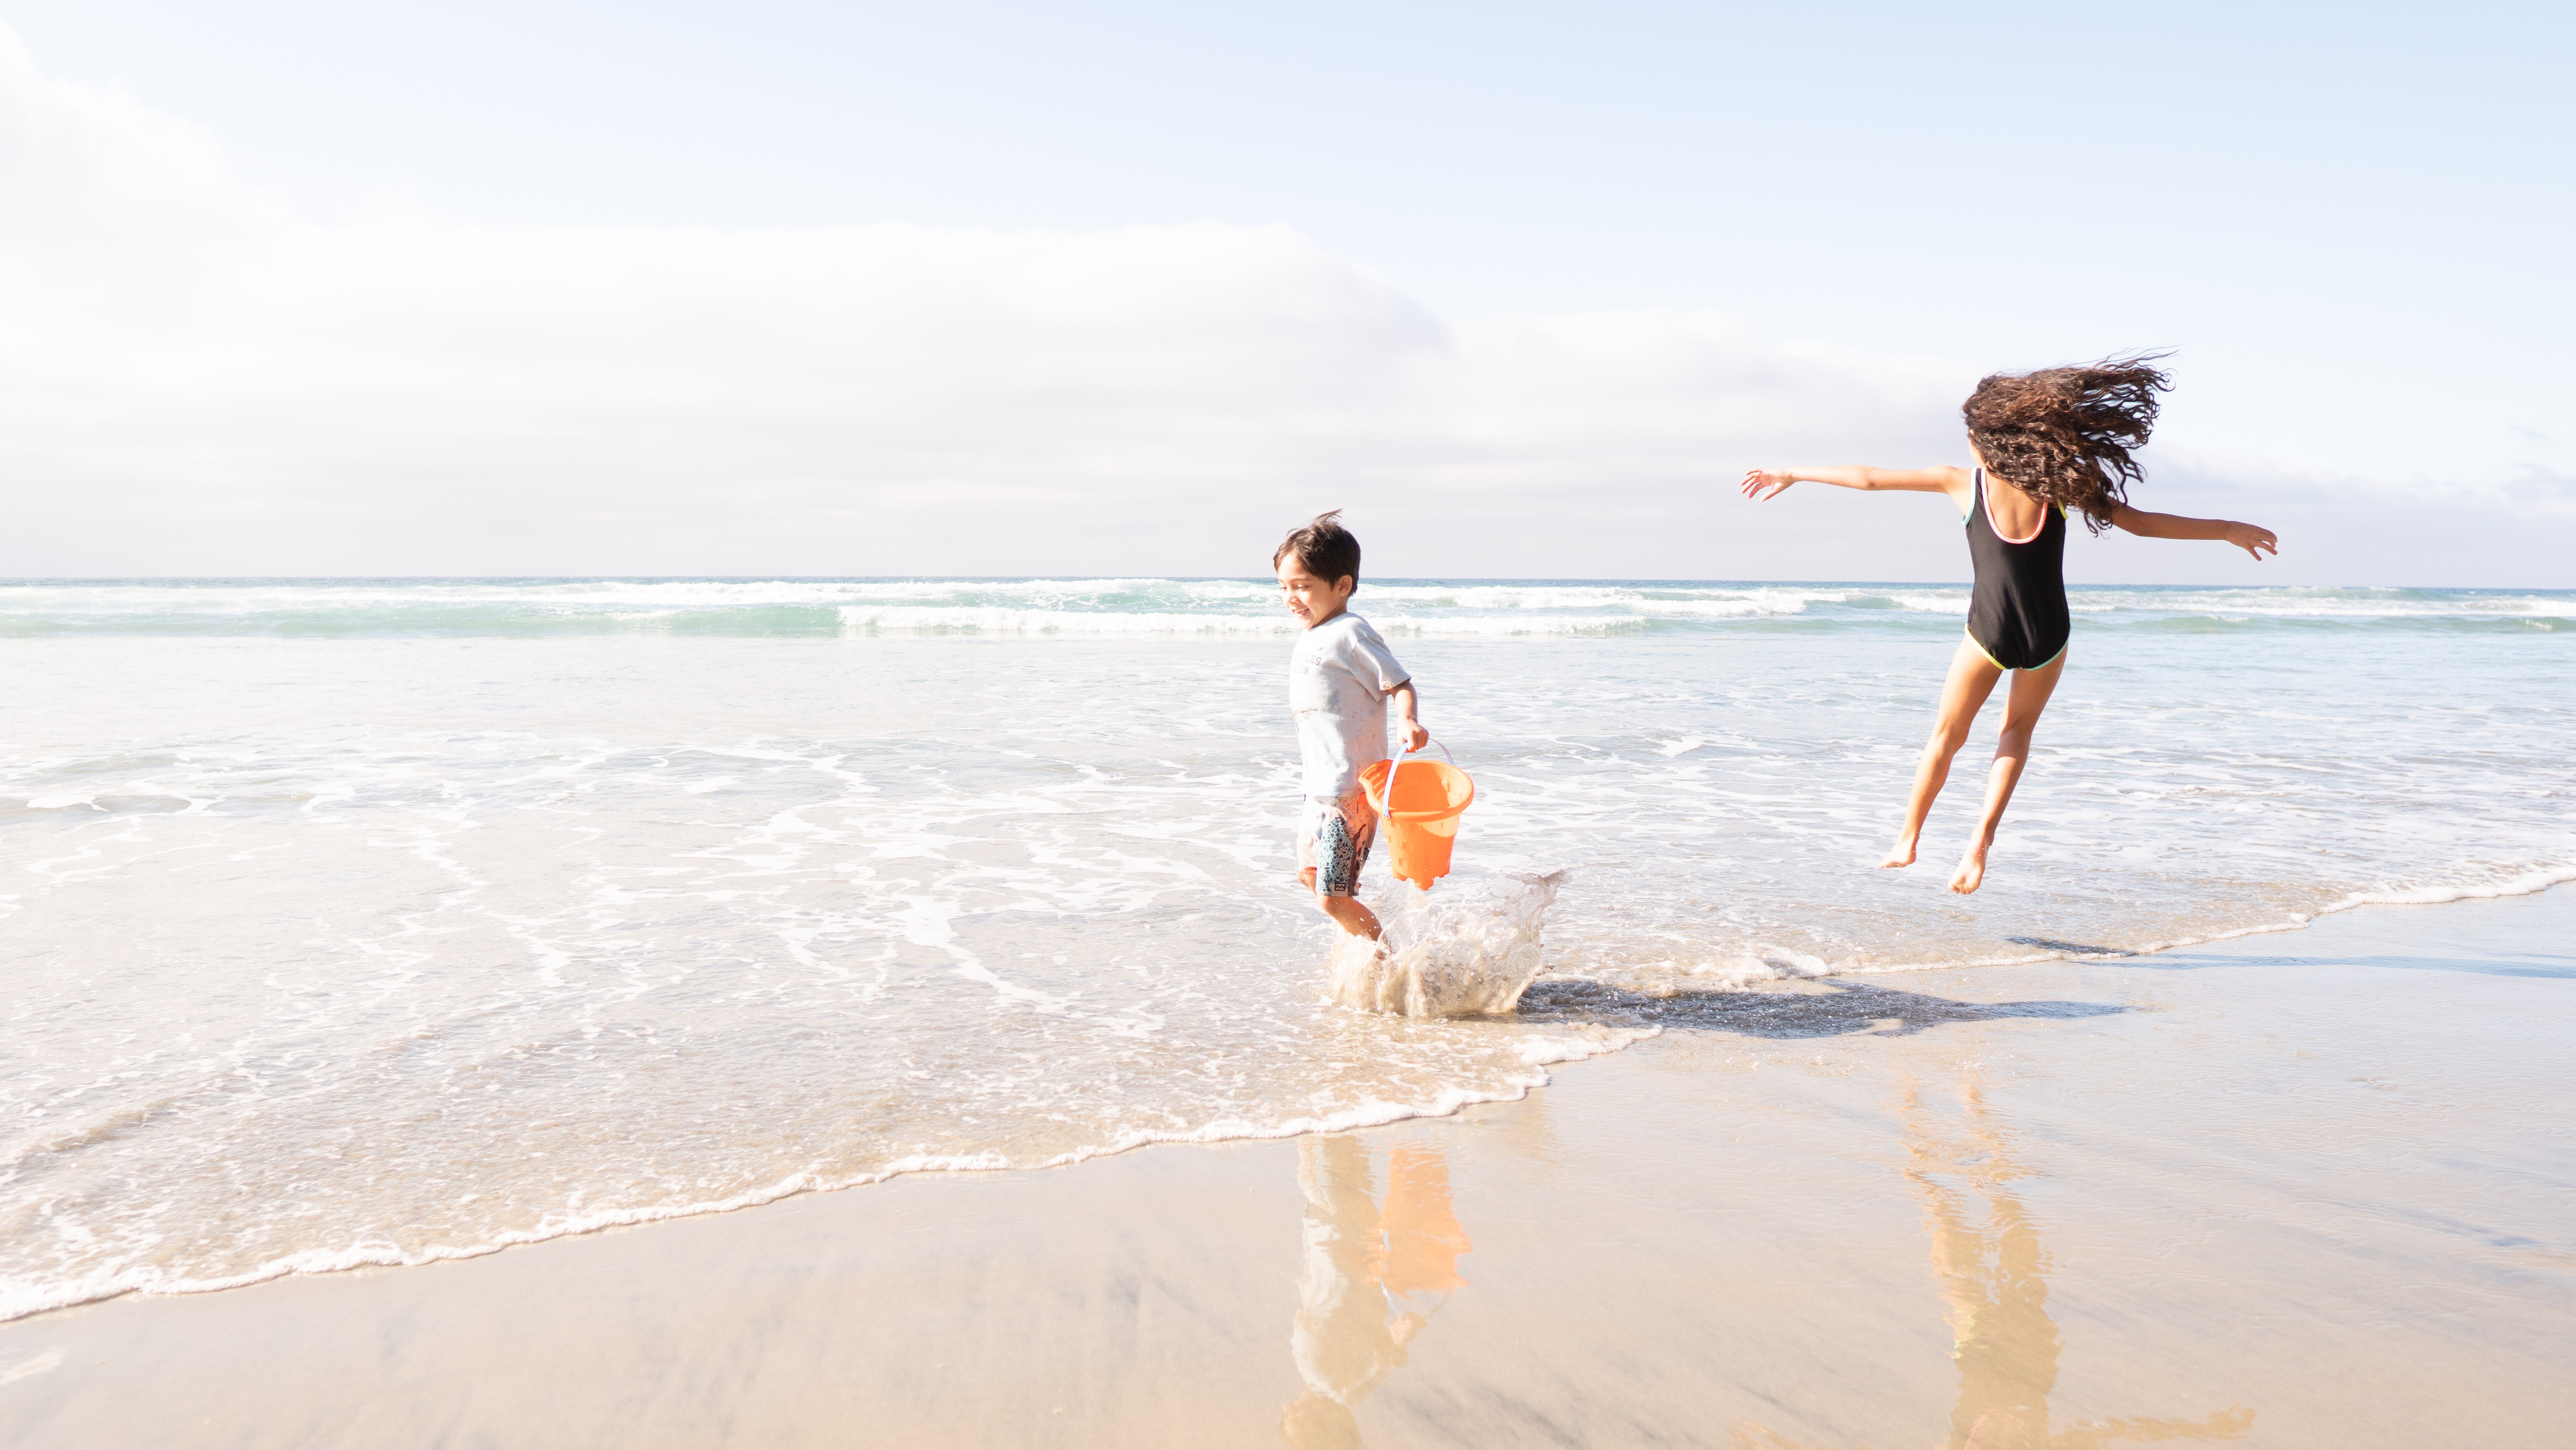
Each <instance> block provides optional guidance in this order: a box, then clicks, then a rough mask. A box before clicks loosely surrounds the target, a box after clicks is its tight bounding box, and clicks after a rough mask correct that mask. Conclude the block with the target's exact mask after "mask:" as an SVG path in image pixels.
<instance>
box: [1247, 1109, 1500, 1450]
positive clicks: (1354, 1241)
mask: <svg viewBox="0 0 2576 1450" xmlns="http://www.w3.org/2000/svg"><path fill="white" fill-rule="evenodd" d="M1386 1176H1387V1185H1386V1202H1385V1204H1384V1205H1383V1207H1381V1206H1380V1205H1379V1203H1378V1201H1377V1199H1376V1196H1375V1194H1374V1192H1373V1190H1372V1185H1371V1183H1370V1181H1369V1155H1368V1149H1367V1147H1366V1146H1365V1145H1364V1144H1362V1143H1361V1142H1360V1140H1359V1139H1357V1138H1355V1137H1351V1136H1349V1135H1345V1134H1335V1135H1332V1136H1326V1137H1307V1138H1300V1139H1298V1140H1297V1186H1298V1187H1299V1188H1300V1189H1301V1190H1303V1191H1304V1193H1305V1195H1306V1224H1305V1234H1306V1254H1305V1266H1304V1269H1303V1270H1302V1272H1301V1273H1300V1274H1299V1276H1298V1280H1297V1323H1296V1328H1295V1330H1294V1332H1293V1333H1292V1335H1291V1337H1290V1344H1291V1347H1292V1350H1293V1352H1294V1354H1295V1355H1296V1359H1297V1373H1298V1374H1299V1375H1300V1376H1302V1377H1303V1378H1304V1379H1305V1381H1306V1393H1305V1394H1304V1395H1303V1396H1301V1397H1299V1398H1298V1399H1297V1401H1296V1402H1295V1403H1293V1404H1291V1405H1289V1407H1288V1410H1287V1413H1286V1414H1284V1415H1282V1416H1281V1417H1280V1420H1279V1433H1280V1436H1281V1438H1283V1439H1285V1440H1286V1441H1287V1442H1288V1443H1289V1444H1291V1445H1293V1446H1296V1447H1298V1450H1341V1447H1352V1446H1357V1445H1358V1444H1359V1443H1360V1433H1359V1423H1358V1421H1357V1420H1356V1419H1355V1418H1354V1417H1353V1416H1352V1413H1351V1407H1352V1406H1354V1405H1356V1404H1358V1403H1359V1402H1360V1401H1361V1400H1363V1399H1365V1398H1367V1397H1368V1393H1369V1391H1371V1390H1373V1389H1375V1388H1377V1385H1378V1382H1379V1381H1380V1380H1383V1379H1385V1378H1386V1376H1387V1374H1388V1373H1389V1372H1390V1371H1392V1370H1394V1369H1395V1368H1396V1367H1397V1366H1398V1365H1401V1364H1403V1363H1404V1354H1405V1346H1407V1345H1409V1344H1411V1343H1412V1342H1413V1337H1414V1336H1415V1335H1416V1334H1419V1333H1421V1332H1422V1328H1423V1326H1424V1325H1426V1324H1428V1323H1430V1321H1431V1316H1432V1315H1433V1314H1435V1313H1437V1312H1438V1311H1439V1308H1440V1306H1441V1304H1442V1303H1443V1302H1445V1301H1446V1300H1447V1299H1448V1297H1449V1291H1451V1290H1452V1289H1458V1288H1463V1287H1465V1285H1466V1283H1467V1281H1466V1280H1465V1279H1463V1278H1461V1277H1459V1274H1458V1258H1459V1256H1460V1255H1462V1254H1465V1253H1467V1252H1468V1251H1469V1250H1470V1249H1472V1248H1474V1245H1473V1244H1471V1243H1469V1242H1468V1241H1467V1234H1466V1231H1465V1230H1463V1229H1461V1228H1460V1227H1459V1226H1458V1217H1457V1215H1456V1214H1455V1213H1454V1212H1452V1211H1451V1209H1450V1206H1449V1164H1448V1162H1447V1160H1445V1159H1443V1158H1442V1157H1441V1156H1440V1151H1439V1150H1438V1149H1437V1148H1434V1147H1431V1146H1430V1145H1428V1144H1424V1143H1398V1144H1396V1145H1395V1147H1394V1148H1393V1149H1392V1150H1390V1151H1389V1153H1388V1155H1387V1169H1386Z"/></svg>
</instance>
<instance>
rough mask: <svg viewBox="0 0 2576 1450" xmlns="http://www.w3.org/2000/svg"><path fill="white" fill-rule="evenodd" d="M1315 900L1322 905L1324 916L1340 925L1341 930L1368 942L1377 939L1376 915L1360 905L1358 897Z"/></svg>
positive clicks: (1333, 897)
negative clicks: (1363, 938)
mask: <svg viewBox="0 0 2576 1450" xmlns="http://www.w3.org/2000/svg"><path fill="white" fill-rule="evenodd" d="M1315 900H1317V901H1318V902H1321V903H1322V904H1323V907H1324V914H1325V915H1326V916H1329V917H1331V918H1332V919H1333V920H1334V921H1336V922H1338V923H1340V924H1341V928H1342V930H1344V931H1346V932H1349V933H1350V934H1351V935H1353V936H1364V937H1367V938H1368V939H1369V940H1370V941H1376V940H1377V939H1378V936H1379V930H1378V924H1377V913H1376V912H1373V911H1371V910H1369V909H1368V908H1367V907H1365V906H1362V905H1360V900H1359V898H1358V897H1356V896H1318V897H1316V898H1315Z"/></svg>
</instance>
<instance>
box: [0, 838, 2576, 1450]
mask: <svg viewBox="0 0 2576 1450" xmlns="http://www.w3.org/2000/svg"><path fill="white" fill-rule="evenodd" d="M2571 941H2576V891H2568V890H2563V889H2562V890H2558V891H2552V892H2549V893H2547V894H2545V895H2541V896H2535V897H2524V898H2518V899H2509V900H2503V901H2494V902H2477V903H2461V904H2454V905H2446V906H2430V907H2412V908H2367V909H2362V910H2356V911H2351V912H2346V913H2342V914H2339V915H2336V916H2333V917H2329V918H2327V919H2325V920H2323V921H2321V922H2320V923H2318V924H2317V925H2316V926H2314V927H2312V928H2310V929H2308V930H2305V931H2300V932H2293V933H2283V934H2274V935H2265V936H2256V937H2250V938H2244V939H2240V940H2237V941H2233V942H2227V943H2221V944H2216V945H2211V946H2205V947H2200V948H2194V949H2188V950H2183V951H2177V952H2171V953H2166V954H2162V955H2158V956H2152V957H2139V958H2129V959H2123V960H2115V961H2108V962H2098V963H2060V964H2053V965H2044V966H2035V967H2020V968H1987V969H1978V970H1962V971H1943V972H1923V973H1912V974H1902V975H1888V976H1879V977H1872V978H1865V979H1856V978H1848V977H1847V978H1841V979H1835V980H1830V981H1824V982H1791V983H1776V984H1769V985H1766V986H1763V987H1760V988H1756V989H1752V990H1745V991H1728V992H1713V993H1708V994H1705V995H1702V996H1699V997H1695V998H1692V997H1685V998H1676V999H1668V1000H1665V1001H1662V1002H1660V1003H1654V1004H1639V1005H1638V1007H1637V1009H1636V1010H1640V1011H1651V1012H1652V1013H1653V1015H1654V1016H1655V1017H1656V1019H1657V1020H1659V1021H1660V1022H1661V1023H1662V1024H1663V1026H1664V1031H1663V1033H1662V1035H1660V1036H1659V1037H1657V1038H1655V1039H1653V1040H1651V1041H1648V1042H1645V1043H1643V1044H1640V1045H1638V1046H1637V1047H1634V1048H1632V1049H1630V1050H1628V1051H1626V1052H1623V1053H1619V1054H1617V1055H1614V1056H1612V1057H1610V1058H1607V1059H1603V1060H1598V1061H1593V1062H1589V1063H1583V1064H1579V1065H1574V1066H1571V1067H1565V1068H1560V1069H1559V1070H1558V1072H1557V1075H1556V1081H1555V1083H1554V1085H1552V1086H1550V1087H1547V1088H1545V1089H1542V1090H1540V1091H1537V1092H1534V1093H1533V1094H1531V1095H1530V1096H1529V1097H1528V1098H1527V1099H1526V1100H1525V1101H1522V1102H1518V1103H1509V1104H1498V1105H1488V1106H1482V1107H1477V1108H1472V1109H1469V1110H1468V1111H1466V1112H1464V1113H1462V1114H1460V1115H1458V1116H1456V1117H1453V1118H1447V1119H1433V1120H1418V1121H1414V1122H1409V1123H1404V1124H1399V1125H1395V1126H1392V1127H1388V1128H1383V1129H1375V1130H1369V1131H1363V1132H1357V1133H1348V1134H1338V1135H1328V1136H1310V1137H1307V1138H1302V1139H1298V1140H1293V1141H1276V1142H1249V1143H1233V1144H1221V1145H1212V1146H1195V1145H1184V1146H1167V1147H1159V1148H1151V1149H1146V1150H1142V1151H1138V1152H1133V1153H1128V1154H1124V1155H1121V1156H1118V1157H1114V1158H1108V1159H1103V1160H1098V1161H1094V1162H1090V1163H1085V1164H1080V1165H1076V1166H1073V1167H1069V1168H1064V1169H1057V1170H1051V1171H1045V1172H1030V1173H994V1174H958V1175H919V1176H912V1177H907V1178H903V1179H899V1180H896V1181H894V1182H891V1183H888V1184H883V1185H878V1186H873V1187H867V1188H862V1189H856V1190H851V1191H847V1192H841V1193H832V1194H818V1195H809V1196H805V1197H801V1198H797V1199H794V1200H790V1201H788V1202H784V1203H780V1204H776V1205H772V1206H769V1207H765V1208H759V1209H755V1210H750V1211H745V1212H740V1213H734V1214H726V1215H717V1216H711V1217H706V1218H699V1219H692V1220H686V1221H680V1222H674V1223H667V1224H657V1225H650V1226H646V1227H641V1228H636V1229H630V1230H619V1231H612V1232H606V1233H600V1234H595V1235H590V1236H586V1237H582V1238H576V1239H569V1240H564V1241H560V1242H555V1243H549V1244H543V1245H538V1246H535V1247H531V1248H524V1249H514V1250H510V1251H507V1252H503V1253H499V1254H495V1255H491V1256H489V1257H485V1258H480V1259H475V1260H471V1261H467V1262H461V1263H454V1264H441V1265H433V1266H429V1267H424V1268H411V1269H397V1270H368V1271H361V1272H356V1273H350V1274H341V1275H326V1276H315V1277H303V1278H294V1279H288V1280H283V1281H279V1282H274V1283H269V1284H263V1285H259V1286H255V1287H251V1288H246V1289H241V1290H236V1291H230V1292H224V1293H214V1294H204V1295H189V1296H175V1297H166V1298H154V1297H128V1298H124V1299H120V1300H115V1301H112V1302H107V1303H102V1304H96V1305H91V1306H86V1307H83V1308H78V1309H73V1310H69V1311H64V1312H60V1313H55V1314H50V1315H41V1316H36V1317H33V1318H30V1319H26V1320H22V1321H19V1322H16V1323H12V1324H8V1325H6V1326H0V1438H5V1439H6V1440H7V1442H8V1443H10V1444H12V1445H16V1446H25V1447H38V1446H80V1447H103V1446H146V1445H177V1444H188V1445H198V1446H289V1445H370V1446H410V1445H423V1446H426V1445H501V1446H509V1445H620V1446H662V1445H669V1446H684V1445H685V1446H703V1445H767V1446H775V1445H824V1444H831V1445H993V1446H1002V1445H1049V1446H1052V1445H1104V1446H1106V1445H1117V1446H1134V1445H1175V1446H1179V1445H1188V1446H1213V1445H1244V1446H1254V1445H1276V1444H1280V1443H1283V1442H1284V1443H1289V1444H1295V1445H1300V1446H1326V1445H1352V1444H1367V1445H1379V1446H1398V1445H1490V1446H1504V1445H1722V1446H1741V1447H1790V1446H1796V1447H1835V1450H1845V1447H1861V1446H1876V1447H1887V1446H1901V1445H1926V1444H1930V1445H1941V1444H1948V1445H1953V1446H1968V1445H1976V1446H2034V1447H2035V1446H2097V1445H2115V1444H2133V1443H2155V1442H2168V1443H2203V1442H2210V1443H2220V1442H2223V1443H2234V1444H2242V1445H2248V1446H2357V1445H2404V1446H2440V1445H2461V1446H2473V1445H2474V1446H2512V1445H2533V1446H2537V1445H2545V1444H2550V1443H2555V1442H2556V1441H2557V1437H2558V1436H2559V1435H2560V1434H2561V1433H2563V1429H2564V1425H2565V1423H2566V1421H2567V1419H2568V1417H2569V1415H2570V1414H2571V1412H2576V1389H2571V1387H2570V1383H2569V1380H2568V1378H2567V1376H2566V1374H2565V1369H2566V1366H2567V1365H2568V1364H2569V1363H2570V1362H2571V1358H2572V1357H2576V1234H2571V1225H2576V1211H2571V1210H2576V1199H2571V1192H2570V1190H2571V1183H2576V1103H2571V1102H2570V1100H2569V1098H2568V1096H2567V1094H2566V1093H2565V1091H2564V1087H2565V1075H2564V1064H2565V1054H2566V1047H2565V1043H2566V1040H2567V1035H2568V1032H2569V1030H2570V1028H2571V1027H2576V955H2571V954H2570V952H2569V950H2568V944H2569V943H2570V942H2571ZM1610 1005H1611V1008H1612V1010H1617V1004H1610ZM2108 1084H2128V1085H2135V1084H2151V1085H2152V1088H2151V1090H2149V1091H2144V1092H2140V1091H2112V1090H2110V1089H2109V1088H2108V1087H2107V1086H2106V1085H2108Z"/></svg>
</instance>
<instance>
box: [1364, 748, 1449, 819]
mask: <svg viewBox="0 0 2576 1450" xmlns="http://www.w3.org/2000/svg"><path fill="white" fill-rule="evenodd" d="M1422 743H1423V744H1424V745H1425V746H1431V745H1440V742H1439V741H1437V740H1432V739H1425V740H1424V741H1423V742H1422ZM1440 753H1441V755H1442V756H1444V757H1446V758H1447V760H1448V761H1449V763H1450V764H1451V765H1453V766H1454V765H1456V764H1457V763H1458V757H1457V756H1454V755H1451V754H1449V747H1448V746H1446V745H1440ZM1419 754H1421V752H1420V751H1417V750H1404V751H1398V752H1397V753H1395V754H1393V755H1390V756H1388V757H1387V758H1386V789H1385V791H1383V792H1382V793H1380V794H1379V795H1378V796H1377V797H1375V798H1372V799H1370V800H1369V808H1370V809H1371V810H1374V811H1376V812H1377V813H1378V814H1379V815H1381V816H1384V817H1386V818H1387V819H1388V820H1390V821H1391V820H1394V819H1395V809H1394V802H1395V772H1396V767H1398V766H1400V765H1402V764H1404V757H1405V756H1408V755H1419ZM1360 794H1361V795H1362V796H1363V797H1366V796H1368V783H1367V782H1366V781H1362V782H1361V783H1360Z"/></svg>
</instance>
